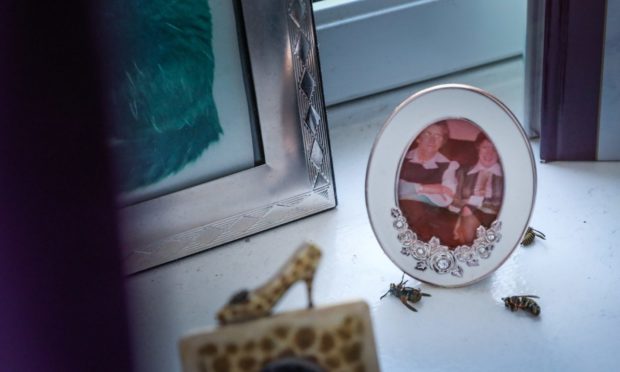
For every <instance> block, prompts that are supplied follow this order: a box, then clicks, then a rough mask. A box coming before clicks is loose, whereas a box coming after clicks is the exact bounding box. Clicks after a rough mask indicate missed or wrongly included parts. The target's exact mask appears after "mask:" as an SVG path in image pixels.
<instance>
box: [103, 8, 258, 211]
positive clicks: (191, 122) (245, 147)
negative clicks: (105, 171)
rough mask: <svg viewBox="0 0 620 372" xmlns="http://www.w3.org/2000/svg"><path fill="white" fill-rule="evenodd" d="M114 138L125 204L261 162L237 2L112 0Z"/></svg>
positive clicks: (110, 38)
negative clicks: (114, 50)
mask: <svg viewBox="0 0 620 372" xmlns="http://www.w3.org/2000/svg"><path fill="white" fill-rule="evenodd" d="M104 7H105V10H106V11H105V12H103V14H104V16H105V17H113V18H115V19H114V21H112V20H110V21H109V22H104V25H106V26H105V27H106V29H105V36H106V38H107V40H108V42H110V43H113V44H114V45H115V46H116V47H117V48H116V49H117V52H116V53H113V54H112V55H111V58H109V59H107V66H106V70H107V71H108V73H109V76H108V91H107V95H108V102H109V104H108V107H109V108H110V109H109V110H110V113H111V116H112V117H113V119H114V120H112V121H111V122H112V123H113V125H112V126H111V128H110V130H109V132H110V138H109V141H108V143H109V145H110V149H111V152H112V154H113V157H114V159H115V165H116V166H115V169H116V173H117V177H116V178H117V185H118V191H119V195H118V197H117V199H118V202H119V204H120V205H121V206H126V205H131V204H135V203H139V202H143V201H146V200H149V199H153V198H157V197H160V196H163V195H166V194H169V193H174V192H177V191H179V190H182V189H186V188H188V187H192V186H195V185H198V184H202V183H205V182H208V181H211V180H214V179H217V178H220V177H224V176H228V175H230V174H233V173H235V172H239V171H243V170H246V169H249V168H252V167H254V166H256V165H260V164H261V163H262V162H263V160H264V157H263V152H262V148H261V141H260V130H259V128H258V126H257V117H256V112H255V107H254V106H255V102H254V98H253V97H254V92H253V86H252V81H251V74H250V73H249V61H248V58H247V46H246V40H245V35H244V29H243V27H242V25H241V22H242V20H241V19H239V18H240V17H241V12H240V11H239V8H240V6H239V3H238V1H226V2H221V1H206V2H205V1H198V0H192V1H189V2H181V3H178V2H176V3H170V4H168V3H165V4H164V3H163V2H159V1H154V2H149V3H148V4H146V3H144V2H140V1H137V0H131V1H116V0H114V1H111V2H109V3H107V4H106V5H105V6H104Z"/></svg>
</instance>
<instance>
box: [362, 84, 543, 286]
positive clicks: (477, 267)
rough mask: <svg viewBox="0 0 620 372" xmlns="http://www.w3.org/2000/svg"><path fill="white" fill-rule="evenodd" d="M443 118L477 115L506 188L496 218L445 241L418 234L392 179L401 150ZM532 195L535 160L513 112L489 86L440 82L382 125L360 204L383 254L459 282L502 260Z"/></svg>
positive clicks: (522, 227)
mask: <svg viewBox="0 0 620 372" xmlns="http://www.w3.org/2000/svg"><path fill="white" fill-rule="evenodd" d="M449 118H459V119H465V120H468V121H470V122H473V123H476V125H477V126H478V127H480V129H481V130H482V131H483V132H484V133H485V134H486V136H487V138H488V139H489V140H490V141H491V142H492V143H493V144H494V145H495V148H496V150H497V153H498V155H499V158H501V159H502V165H503V177H504V196H503V201H502V206H501V209H500V211H499V214H498V215H497V219H496V220H495V221H494V222H493V223H491V224H490V226H486V227H485V226H482V225H481V226H479V227H478V229H476V238H475V239H474V241H473V243H472V244H471V245H467V246H466V245H463V246H458V247H456V248H455V249H449V247H447V246H446V245H444V244H442V242H441V241H440V240H439V239H438V238H437V237H431V239H430V240H420V239H418V236H417V234H416V231H415V228H414V227H412V226H409V225H408V222H407V218H406V217H405V216H404V215H403V212H402V211H401V210H400V207H399V201H398V199H399V198H398V187H396V185H395V182H398V179H399V174H400V170H401V162H402V158H403V153H404V151H406V150H407V149H408V148H409V146H410V145H411V142H412V141H413V139H415V138H416V137H417V136H418V135H419V134H420V133H421V132H422V131H423V130H424V129H425V128H427V127H428V126H429V124H431V123H436V122H438V121H441V120H445V119H449ZM535 195H536V166H535V163H534V156H533V154H532V149H531V147H530V145H529V141H528V139H527V136H526V135H525V132H524V131H523V128H522V127H521V124H520V123H519V121H518V120H517V118H516V117H515V116H514V114H513V113H512V112H511V111H510V110H509V109H508V108H507V107H506V106H505V105H504V104H503V103H502V102H501V101H500V100H498V99H497V98H495V97H494V96H492V95H491V94H489V93H487V92H485V91H483V90H481V89H478V88H475V87H471V86H467V85H460V84H446V85H439V86H435V87H431V88H428V89H425V90H423V91H420V92H418V93H416V94H413V95H412V96H410V97H409V98H407V99H406V100H405V101H404V102H402V103H401V104H400V105H399V106H398V107H397V108H396V109H395V110H394V112H393V113H392V114H391V116H390V117H389V118H388V119H387V121H386V123H385V124H384V125H383V127H382V128H381V131H380V132H379V134H378V136H377V138H376V139H375V143H374V144H373V148H372V151H371V154H370V159H369V162H368V168H367V173H366V206H367V211H368V216H369V219H370V223H371V226H372V228H373V231H374V233H375V236H376V237H377V240H378V241H379V244H380V245H381V248H382V249H383V251H384V252H385V254H386V255H387V256H388V257H389V258H390V259H391V260H392V262H394V264H395V265H396V266H398V267H399V268H400V269H401V270H402V271H404V272H405V273H407V274H408V275H410V276H411V277H414V278H415V279H417V280H420V281H422V282H425V283H429V284H433V285H437V286H441V287H462V286H465V285H469V284H472V283H474V282H477V281H479V280H481V279H483V278H485V277H487V276H488V275H490V274H491V273H492V272H493V271H495V270H496V269H497V268H498V267H500V266H501V265H502V264H503V263H504V262H505V261H506V260H507V259H508V257H509V256H510V254H511V253H512V252H513V251H514V249H515V248H516V247H517V246H518V244H519V242H520V241H521V238H522V237H523V235H524V233H525V231H526V229H527V226H528V222H529V219H530V217H531V213H532V209H533V206H534V200H535Z"/></svg>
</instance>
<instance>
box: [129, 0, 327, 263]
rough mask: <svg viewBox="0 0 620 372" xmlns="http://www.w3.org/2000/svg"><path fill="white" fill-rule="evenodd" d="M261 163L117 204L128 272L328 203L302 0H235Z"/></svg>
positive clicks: (321, 111) (321, 110)
mask: <svg viewBox="0 0 620 372" xmlns="http://www.w3.org/2000/svg"><path fill="white" fill-rule="evenodd" d="M241 12H242V13H243V14H245V15H248V16H247V17H243V26H244V28H245V30H244V31H245V35H246V37H247V46H248V56H249V64H250V70H251V74H252V80H253V82H254V87H253V88H254V94H255V97H256V111H257V116H258V126H259V128H260V133H261V137H262V142H263V151H264V158H265V163H264V164H262V165H259V166H256V167H253V168H250V169H248V170H245V171H241V172H238V173H235V174H232V175H229V176H226V177H222V178H219V179H216V180H213V181H209V182H205V183H203V184H200V185H197V186H194V187H191V188H188V189H184V190H180V191H178V192H174V193H171V194H167V195H164V196H162V197H159V198H156V199H152V200H148V201H145V202H142V203H138V204H136V205H132V206H130V207H126V208H122V209H121V210H120V213H119V215H120V220H121V230H122V241H123V247H124V257H123V259H124V266H125V271H126V273H128V274H131V273H135V272H139V271H142V270H145V269H148V268H151V267H154V266H158V265H161V264H163V263H166V262H169V261H172V260H176V259H179V258H182V257H185V256H189V255H191V254H194V253H197V252H201V251H204V250H206V249H210V248H214V247H217V246H219V245H222V244H225V243H228V242H231V241H233V240H237V239H240V238H243V237H246V236H248V235H252V234H255V233H258V232H260V231H263V230H266V229H270V228H273V227H276V226H279V225H282V224H285V223H287V222H291V221H294V220H297V219H300V218H303V217H306V216H309V215H312V214H315V213H318V212H321V211H324V210H327V209H330V208H333V207H335V206H336V194H335V185H334V179H333V171H332V161H331V154H330V147H329V138H328V132H327V120H326V115H325V106H324V98H323V90H322V86H321V74H320V70H319V62H318V51H317V46H316V33H315V30H314V20H313V15H312V3H311V2H310V1H309V0H267V1H255V0H241Z"/></svg>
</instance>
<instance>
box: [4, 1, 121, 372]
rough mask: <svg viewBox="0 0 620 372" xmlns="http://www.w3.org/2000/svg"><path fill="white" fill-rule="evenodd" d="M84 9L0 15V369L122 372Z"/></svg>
mask: <svg viewBox="0 0 620 372" xmlns="http://www.w3.org/2000/svg"><path fill="white" fill-rule="evenodd" d="M88 4H89V2H88V1H79V0H69V1H68V2H64V3H63V5H62V6H59V5H58V4H56V3H51V2H50V3H46V2H35V1H28V0H20V1H4V2H2V3H1V5H0V155H1V156H0V179H1V180H2V181H1V182H0V346H1V347H0V369H2V370H3V371H129V370H130V369H131V363H130V356H129V342H128V326H127V317H126V310H125V298H124V296H125V295H124V291H123V279H122V278H123V277H122V272H121V260H120V251H119V249H118V248H119V247H118V242H117V227H116V220H115V218H116V217H115V207H114V200H113V190H112V182H111V177H110V174H111V173H110V169H109V162H108V157H107V154H106V147H105V146H104V136H103V121H104V112H103V110H102V106H101V89H100V81H99V68H98V60H99V58H100V56H97V54H96V52H97V48H96V46H95V45H94V44H93V38H92V37H91V33H92V31H93V30H92V25H91V22H89V19H90V16H89V9H88Z"/></svg>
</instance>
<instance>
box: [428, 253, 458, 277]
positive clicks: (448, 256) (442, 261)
mask: <svg viewBox="0 0 620 372" xmlns="http://www.w3.org/2000/svg"><path fill="white" fill-rule="evenodd" d="M429 261H430V265H431V267H432V268H433V270H434V271H435V272H436V273H438V274H446V273H448V272H450V271H452V269H454V267H455V266H456V260H455V258H454V256H453V255H452V253H451V252H449V251H443V252H437V253H435V254H433V255H432V256H431V258H430V260H429Z"/></svg>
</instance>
